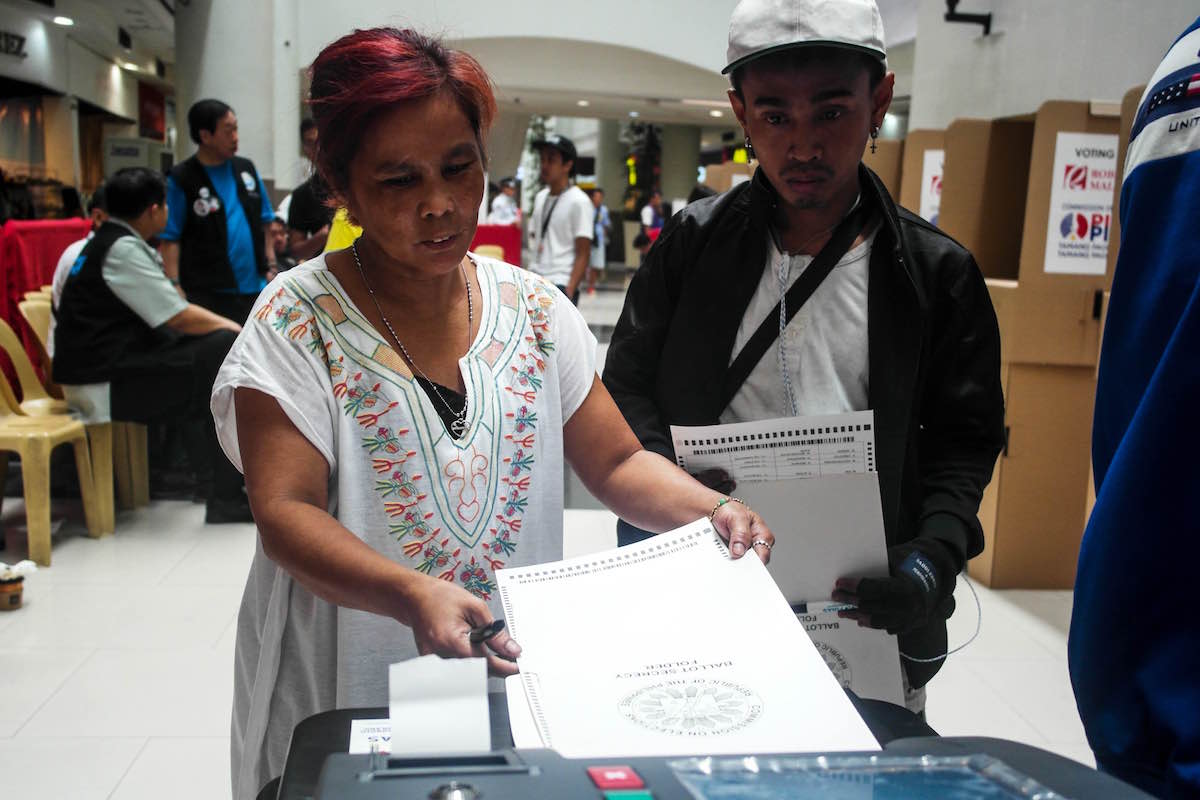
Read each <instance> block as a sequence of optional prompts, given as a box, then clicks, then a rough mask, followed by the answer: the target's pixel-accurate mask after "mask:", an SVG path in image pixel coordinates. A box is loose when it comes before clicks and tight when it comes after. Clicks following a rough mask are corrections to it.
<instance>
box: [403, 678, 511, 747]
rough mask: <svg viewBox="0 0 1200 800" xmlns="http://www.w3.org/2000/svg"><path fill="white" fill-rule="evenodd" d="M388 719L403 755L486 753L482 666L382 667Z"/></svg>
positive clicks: (488, 728) (489, 732) (487, 738)
mask: <svg viewBox="0 0 1200 800" xmlns="http://www.w3.org/2000/svg"><path fill="white" fill-rule="evenodd" d="M388 695H389V703H388V717H389V719H390V720H391V723H392V729H391V734H392V737H393V739H394V741H395V742H396V743H397V747H398V748H399V749H400V750H403V751H404V752H406V753H445V752H457V753H469V752H484V753H486V752H488V751H490V750H491V749H492V726H491V718H490V717H489V716H488V700H487V661H485V660H484V659H482V658H446V659H443V658H441V657H439V656H434V655H430V656H421V657H419V658H412V659H409V660H407V661H401V662H398V663H396V664H392V665H391V666H389V667H388Z"/></svg>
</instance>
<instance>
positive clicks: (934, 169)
mask: <svg viewBox="0 0 1200 800" xmlns="http://www.w3.org/2000/svg"><path fill="white" fill-rule="evenodd" d="M945 163H946V151H945V150H926V151H925V159H924V164H923V165H922V167H921V208H920V209H919V211H918V213H919V214H920V215H921V216H922V217H923V218H924V219H925V220H926V221H927V222H929V223H930V224H931V225H937V224H938V215H939V212H940V211H941V208H942V169H943V167H944V165H945Z"/></svg>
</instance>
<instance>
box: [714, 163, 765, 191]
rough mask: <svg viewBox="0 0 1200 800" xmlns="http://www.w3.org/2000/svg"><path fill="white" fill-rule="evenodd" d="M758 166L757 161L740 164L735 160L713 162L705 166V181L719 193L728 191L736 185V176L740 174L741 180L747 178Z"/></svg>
mask: <svg viewBox="0 0 1200 800" xmlns="http://www.w3.org/2000/svg"><path fill="white" fill-rule="evenodd" d="M757 168H758V162H757V161H751V162H750V163H749V164H738V163H735V162H733V161H726V162H725V163H724V164H712V165H711V166H708V167H705V170H704V183H705V184H706V185H707V186H709V187H710V188H711V189H713V190H715V191H716V192H718V193H720V192H727V191H729V190H730V189H731V188H733V186H734V176H738V177H739V179H740V180H746V179H748V178H750V177H751V176H752V175H754V170H755V169H757Z"/></svg>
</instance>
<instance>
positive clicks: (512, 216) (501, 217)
mask: <svg viewBox="0 0 1200 800" xmlns="http://www.w3.org/2000/svg"><path fill="white" fill-rule="evenodd" d="M516 194H517V182H516V181H515V180H514V179H512V178H504V179H503V180H501V181H500V193H499V194H498V195H496V196H495V197H493V198H492V211H491V213H490V214H488V224H489V225H520V224H521V209H520V207H518V206H517V203H516V201H515V200H514V199H513V198H514V196H515V195H516Z"/></svg>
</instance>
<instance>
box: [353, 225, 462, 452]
mask: <svg viewBox="0 0 1200 800" xmlns="http://www.w3.org/2000/svg"><path fill="white" fill-rule="evenodd" d="M350 252H352V253H353V254H354V266H356V267H358V275H359V277H361V278H362V282H363V286H365V287H367V294H369V295H370V296H371V302H372V303H374V304H375V310H376V311H378V312H379V318H380V319H381V320H383V326H384V327H385V328H387V329H388V333H390V334H391V335H392V341H393V342H395V343H396V346H397V347H399V348H400V352H401V353H403V354H404V360H405V361H407V362H408V365H409V366H410V367H412V368H413V369H415V370H416V371H417V373H418V374H419V375H420V376H421V377H422V378H424V379H425V380H426V381H428V383H429V385H430V387H432V389H433V393H434V394H435V395H437V399H438V400H441V401H442V405H444V406H445V407H446V410H447V411H449V412H450V416H451V417H453V418H454V421H453V422H451V423H450V432H451V433H452V434H454V437H455V438H456V439H460V438H462V435H463V434H464V433H465V432H466V430H467V404H466V402H465V400H464V402H463V407H462V411H459V412H457V413H456V412H455V411H454V409H453V408H452V407H451V406H450V404H449V403H447V402H446V398H445V397H442V393H441V392H440V391H438V387H437V384H436V383H434V382H433V381H432V380H430V379H429V376H428V375H426V374H425V370H423V369H421V368H420V367H419V366H417V362H416V361H413V357H412V356H411V355H409V354H408V348H406V347H405V346H404V342H402V341H400V337H399V336H397V335H396V329H395V328H393V327H392V323H391V322H389V321H388V318H387V315H386V314H384V313H383V309H382V308H381V307H380V305H379V300H378V298H376V297H375V290H374V289H372V288H371V283H370V281H368V280H367V273H366V272H364V271H363V265H362V261H360V260H359V258H358V240H357V239H356V240H355V241H354V244H352V245H350ZM458 268H459V269H460V270H461V271H462V276H463V283H465V284H466V285H467V349H468V350H470V349H471V329H472V328H473V327H475V304H474V302H473V301H472V300H471V281H470V279H469V278H467V268H466V267H464V266H463V265H462V262H459V264H458Z"/></svg>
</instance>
